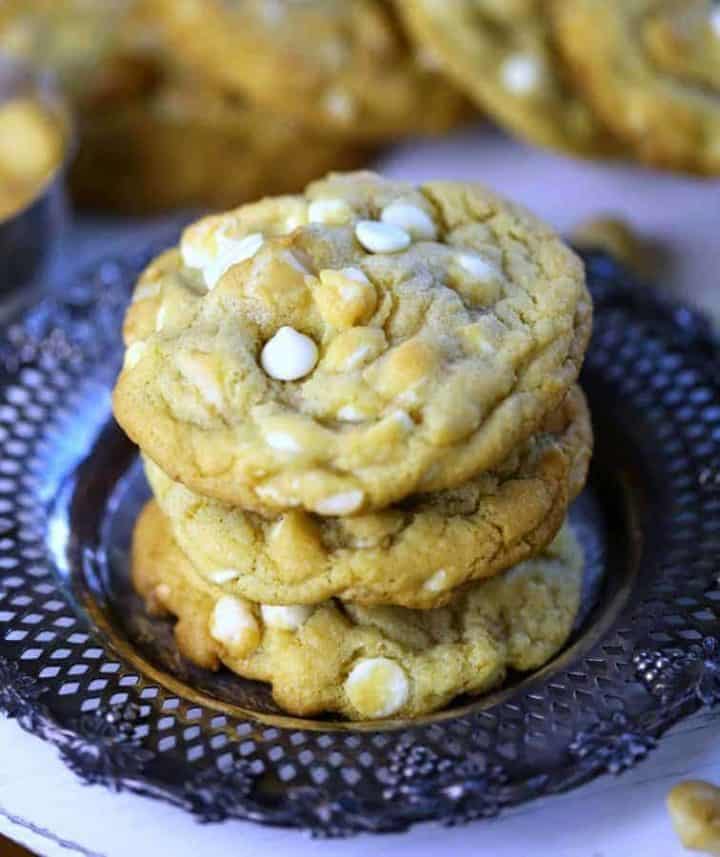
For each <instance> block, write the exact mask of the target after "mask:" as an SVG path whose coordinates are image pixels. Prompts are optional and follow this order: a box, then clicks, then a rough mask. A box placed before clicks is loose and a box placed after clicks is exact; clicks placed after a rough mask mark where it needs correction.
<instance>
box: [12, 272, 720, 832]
mask: <svg viewBox="0 0 720 857" xmlns="http://www.w3.org/2000/svg"><path fill="white" fill-rule="evenodd" d="M143 262H144V259H140V260H134V261H131V262H127V263H122V264H118V263H115V262H106V263H104V264H102V265H101V266H99V267H98V268H96V269H95V270H94V271H92V272H90V273H89V274H88V275H87V276H85V277H82V278H78V279H77V280H76V281H74V282H73V284H72V288H70V289H69V290H68V292H67V293H66V297H65V299H64V302H63V303H62V304H60V303H58V302H55V301H52V300H47V301H45V302H44V303H42V304H40V305H38V306H37V307H35V308H34V309H33V310H32V311H30V312H29V313H26V314H25V315H24V316H23V317H22V318H20V319H19V320H18V321H17V322H16V323H14V324H12V325H10V326H9V327H8V328H7V329H6V330H5V331H4V335H3V344H2V346H1V347H0V361H2V374H1V377H0V587H1V589H0V706H2V707H3V708H4V709H5V710H6V711H7V712H8V713H10V714H11V715H13V716H16V717H17V718H18V719H19V721H20V723H21V724H22V725H23V726H24V727H25V728H28V729H30V730H31V731H34V732H36V733H38V734H40V735H42V736H43V737H45V738H48V739H49V740H52V741H54V742H55V743H56V744H58V746H59V747H60V752H61V754H62V755H63V758H64V759H65V760H66V761H67V762H68V763H69V764H70V765H71V766H72V767H73V769H74V770H76V772H77V773H78V774H79V775H80V776H82V777H84V778H85V779H86V780H89V781H91V782H97V783H102V784H104V785H107V786H110V787H112V788H116V789H121V788H125V789H131V790H133V791H137V792H140V793H144V794H151V795H154V796H156V797H162V798H164V799H166V800H170V801H172V802H173V803H175V804H177V805H180V806H183V807H186V808H187V809H189V810H191V811H193V812H196V813H198V814H199V815H200V816H201V817H203V818H205V819H207V820H221V819H223V818H226V817H238V818H251V819H255V820H258V821H263V822H266V823H272V824H283V825H293V826H301V827H308V828H311V829H312V830H314V831H315V832H316V833H319V834H322V835H347V834H351V833H355V832H359V831H387V830H398V829H404V828H405V827H407V826H408V825H409V824H412V823H413V822H415V821H419V820H423V819H430V818H434V819H437V820H441V821H445V822H448V823H455V822H460V821H465V820H468V819H472V818H477V817H484V816H488V815H493V814H495V813H496V812H498V811H499V810H500V809H502V808H503V807H505V806H508V805H510V804H513V803H517V802H519V801H522V800H527V799H529V798H531V797H535V796H538V795H540V794H548V793H553V792H557V791H560V790H564V789H567V788H570V787H572V786H574V785H577V784H579V783H581V782H584V781H585V780H587V779H588V778H590V777H591V776H593V775H594V774H596V773H598V772H600V771H603V770H612V771H619V770H622V769H623V768H625V767H627V766H629V765H631V764H633V763H634V762H635V761H637V759H639V758H642V756H643V755H644V754H645V753H646V752H647V751H648V750H649V749H651V748H652V746H653V745H654V743H655V741H656V739H657V737H658V736H659V735H660V734H661V733H662V731H663V730H664V729H666V728H667V726H669V725H670V724H671V723H672V722H673V721H674V720H676V719H677V718H678V717H680V716H682V715H683V714H685V713H687V712H689V711H691V710H693V709H695V708H697V707H698V705H700V704H713V703H714V702H715V701H716V699H717V698H718V697H720V683H717V686H716V677H717V676H718V675H720V658H719V657H718V653H717V650H718V644H717V642H716V638H717V637H718V635H720V626H719V624H718V622H719V620H718V610H719V609H720V608H718V602H719V601H720V590H718V587H717V580H716V574H717V569H716V559H715V558H716V556H717V555H718V551H719V549H720V477H718V469H717V464H718V462H719V461H720V385H719V383H718V375H717V372H718V369H717V367H718V365H720V364H718V362H717V356H718V354H717V348H716V346H715V343H714V341H713V340H712V337H711V336H710V334H709V333H708V329H707V326H706V325H705V324H704V322H703V321H702V319H700V318H699V317H698V316H696V315H695V314H693V313H692V312H691V311H689V310H687V309H686V308H684V307H679V306H674V305H670V304H666V303H664V302H663V301H661V300H659V299H657V298H656V297H654V296H653V295H652V294H650V293H648V292H646V291H642V290H640V289H639V288H638V287H637V286H636V285H635V284H634V283H632V282H629V281H628V278H627V276H626V275H625V274H623V273H622V272H621V271H619V270H618V269H617V268H616V266H615V265H614V264H613V263H612V262H611V261H610V260H609V259H607V258H606V257H602V256H599V255H592V256H588V257H587V262H588V269H589V274H590V279H591V284H592V287H593V292H594V295H595V298H596V308H597V312H596V330H595V336H594V340H593V346H592V348H591V351H590V354H589V357H588V363H587V371H586V373H585V383H586V386H587V388H588V390H589V392H590V394H591V402H592V403H593V404H594V405H595V408H596V410H597V411H598V413H600V412H602V413H603V418H602V427H603V441H602V442H603V443H604V444H605V446H606V448H609V449H610V452H611V454H612V455H613V456H615V459H616V461H615V464H614V468H615V470H616V471H617V472H618V473H620V474H625V475H627V479H628V484H629V485H630V487H631V489H632V491H633V492H634V493H633V507H634V508H635V510H636V512H637V514H638V515H639V517H638V519H637V520H636V521H635V523H634V524H633V526H632V529H633V531H634V533H635V536H637V537H638V539H639V540H640V541H642V542H644V545H643V548H642V555H641V557H640V564H639V567H638V568H639V576H640V581H641V585H640V586H636V587H634V588H633V589H632V592H630V593H628V596H629V597H628V598H627V600H626V598H625V593H620V595H619V596H618V597H620V596H622V597H621V598H620V602H619V606H620V607H621V610H620V612H619V614H618V615H617V617H616V618H614V620H613V624H612V627H611V628H610V629H608V630H607V631H606V632H604V633H603V636H602V639H601V640H600V641H598V642H597V643H596V644H594V646H593V648H592V649H591V651H589V652H580V653H579V654H578V656H577V658H575V659H574V660H573V662H572V663H570V664H567V665H565V664H561V668H559V669H558V668H556V669H551V670H549V671H547V672H546V673H541V674H540V675H539V676H538V677H537V678H536V679H535V680H534V681H532V682H531V683H530V684H529V685H527V686H523V687H522V688H520V689H519V690H518V691H517V692H516V693H515V694H514V695H512V696H510V697H504V698H500V699H499V700H498V701H497V703H496V704H495V705H493V706H492V707H489V708H481V709H480V710H471V711H465V712H463V713H462V714H461V715H460V716H457V717H454V718H452V719H450V720H445V721H442V722H435V723H428V724H425V725H420V726H408V727H407V728H401V729H396V730H394V731H383V727H382V726H381V725H380V726H379V727H378V729H377V730H375V731H358V730H353V729H352V728H349V729H346V730H343V731H333V730H326V731H322V730H308V729H302V728H299V727H298V728H288V729H285V728H279V727H277V726H273V725H269V724H265V725H263V724H258V723H255V722H252V721H250V720H238V719H235V718H232V717H230V716H228V715H227V714H224V713H221V712H218V711H217V710H213V709H212V708H210V707H208V706H204V705H202V704H198V703H197V702H196V701H194V700H191V699H184V698H182V697H181V696H178V695H174V694H172V693H170V692H169V691H168V690H167V689H166V688H164V687H163V686H161V685H159V684H157V683H154V682H153V681H152V680H150V679H149V678H148V676H146V675H143V674H141V673H140V672H139V671H137V670H135V669H133V668H132V665H131V664H128V663H126V662H124V661H123V660H122V659H121V658H119V657H118V656H117V654H116V653H114V652H113V651H112V650H111V649H110V648H108V647H107V646H105V645H104V644H103V642H102V639H101V637H100V636H99V635H98V633H97V631H96V630H95V629H94V628H93V626H92V624H91V622H90V621H89V620H88V617H87V615H86V614H84V613H83V612H82V611H80V612H76V610H75V608H74V605H75V600H74V594H73V592H72V591H68V590H67V589H66V582H67V581H70V582H71V583H72V581H73V580H74V579H76V575H77V574H78V573H80V571H81V570H79V569H77V568H74V567H70V568H66V569H60V570H58V568H57V564H58V563H60V564H62V563H63V562H65V561H66V559H65V557H66V556H67V554H65V553H64V552H63V550H58V545H62V544H65V543H66V541H67V535H68V534H67V533H64V532H61V529H62V518H60V517H57V516H55V517H53V515H52V514H51V509H52V506H53V503H54V502H56V500H57V498H58V496H59V495H60V494H61V492H62V491H63V488H64V486H67V484H68V483H67V479H68V477H69V475H70V474H71V473H72V472H73V471H74V470H75V468H76V467H77V466H78V464H79V461H80V459H81V458H82V457H83V456H84V455H85V454H87V452H88V451H89V449H90V446H91V443H92V441H93V439H94V434H93V433H94V432H95V431H96V430H97V425H98V424H100V423H102V422H103V421H104V420H105V419H106V417H107V414H108V408H109V396H108V391H109V388H110V385H111V383H112V380H113V377H114V373H115V371H116V369H117V366H118V363H119V355H120V348H119V341H118V330H119V323H120V319H121V316H122V311H123V308H124V305H125V303H126V301H127V298H128V295H129V289H130V285H131V283H132V282H133V280H134V277H135V275H136V273H137V270H138V269H139V268H140V267H141V266H142V263H143ZM605 460H608V459H607V458H606V459H605ZM598 478H600V479H602V478H603V474H602V473H600V474H598ZM71 535H72V536H73V539H75V541H77V542H79V543H80V544H83V534H82V533H73V534H71ZM638 543H639V542H638ZM102 559H103V558H102V557H94V556H84V557H83V562H84V563H85V564H86V565H87V566H88V567H92V564H93V562H99V561H102ZM72 562H75V560H72ZM59 572H61V573H59Z"/></svg>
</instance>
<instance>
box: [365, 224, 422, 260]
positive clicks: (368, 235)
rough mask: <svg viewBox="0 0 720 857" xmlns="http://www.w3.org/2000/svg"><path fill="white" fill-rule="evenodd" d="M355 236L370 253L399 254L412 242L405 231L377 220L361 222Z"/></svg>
mask: <svg viewBox="0 0 720 857" xmlns="http://www.w3.org/2000/svg"><path fill="white" fill-rule="evenodd" d="M355 236H356V238H357V240H358V241H359V242H360V243H361V244H362V246H363V247H364V248H365V249H366V250H368V251H369V252H370V253H399V252H400V251H401V250H406V249H407V248H408V247H409V246H410V244H411V241H412V239H411V238H410V236H409V235H408V233H407V232H405V230H404V229H400V227H399V226H393V225H392V223H379V222H378V221H377V220H361V221H360V222H359V223H358V224H357V225H356V226H355Z"/></svg>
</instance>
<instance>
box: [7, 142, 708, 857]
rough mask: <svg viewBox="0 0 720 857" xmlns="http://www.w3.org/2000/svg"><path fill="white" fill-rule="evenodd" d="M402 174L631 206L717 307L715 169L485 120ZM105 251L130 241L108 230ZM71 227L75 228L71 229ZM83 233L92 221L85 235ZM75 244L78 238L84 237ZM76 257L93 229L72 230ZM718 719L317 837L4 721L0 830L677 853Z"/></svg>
mask: <svg viewBox="0 0 720 857" xmlns="http://www.w3.org/2000/svg"><path fill="white" fill-rule="evenodd" d="M379 168H381V169H382V170H383V171H385V172H387V173H390V174H393V175H396V176H398V177H403V178H412V179H423V178H429V177H446V178H466V179H478V180H481V181H484V182H486V183H487V184H489V185H491V186H493V187H494V188H496V189H497V190H499V191H501V192H502V193H504V194H506V195H508V196H511V197H513V198H515V199H517V200H518V201H522V202H524V203H525V204H527V205H528V206H530V207H531V208H532V209H534V210H535V211H536V212H537V213H538V214H540V215H542V216H543V217H545V218H546V219H547V220H549V221H550V222H551V223H553V224H554V225H556V226H557V227H558V228H559V229H561V230H563V231H568V230H570V229H571V228H572V226H573V225H574V224H576V223H577V222H578V221H579V220H582V219H585V218H587V217H588V216H590V215H593V214H597V213H614V214H617V215H620V216H623V217H625V218H627V219H628V220H629V221H630V222H631V223H633V224H634V225H635V226H636V227H637V228H638V229H639V230H640V231H641V232H642V233H644V234H646V235H647V236H648V237H649V238H651V239H652V240H654V241H660V242H661V243H662V244H663V245H664V246H665V247H666V248H667V249H668V250H669V253H670V255H669V259H670V263H669V264H668V265H667V267H666V269H665V272H664V275H663V279H664V282H665V284H666V285H667V286H668V287H669V288H673V289H676V290H678V291H679V292H682V293H684V294H686V295H688V296H689V297H691V298H692V299H693V300H697V301H698V302H700V303H701V304H703V305H704V306H706V307H707V308H709V309H710V310H711V311H712V312H714V313H715V314H716V317H717V318H718V319H720V237H719V236H718V231H719V227H720V182H718V181H712V182H708V181H704V182H703V181H699V180H694V179H686V178H681V177H677V176H670V175H663V174H658V173H653V172H650V171H645V170H641V169H636V168H632V167H617V166H615V167H611V166H604V165H597V164H587V163H579V162H574V161H571V160H568V159H565V158H560V157H557V156H554V155H548V154H544V153H541V152H538V151H533V150H531V149H528V148H525V147H522V146H520V145H518V144H515V143H511V142H510V141H508V140H507V139H505V138H504V137H501V136H499V135H496V134H493V133H492V132H488V131H487V130H485V129H482V130H477V131H469V132H465V133H462V134H458V135H456V136H454V137H450V138H447V139H444V140H442V141H432V142H425V143H413V144H409V145H407V146H403V147H400V148H398V149H396V150H394V151H393V152H391V153H390V154H389V155H387V156H386V157H385V158H384V160H383V161H382V162H381V163H380V164H379ZM115 235H116V236H122V237H116V239H114V245H115V246H113V243H112V242H111V243H110V244H107V243H106V242H103V244H105V247H109V248H110V249H111V250H122V247H123V246H127V242H128V241H129V240H132V235H133V230H132V228H128V227H126V228H123V229H121V230H119V231H118V232H117V233H115ZM78 236H79V237H80V238H82V237H83V234H81V233H78ZM84 237H85V238H88V234H84ZM83 243H84V249H82V247H81V244H83ZM74 246H75V247H76V252H77V254H78V255H79V256H85V257H86V258H87V255H88V253H89V252H92V250H93V249H94V248H95V247H96V246H97V242H96V239H94V238H93V240H92V241H87V242H80V243H78V242H75V244H74ZM719 739H720V718H718V717H717V716H716V715H710V714H707V713H706V714H701V715H697V716H695V717H693V718H691V719H689V720H687V721H685V722H684V723H682V724H680V725H678V726H677V727H675V728H674V729H673V730H672V731H671V732H670V733H669V734H668V736H666V738H665V739H664V740H663V741H662V742H661V744H660V746H659V747H658V748H657V749H656V750H655V751H654V752H653V753H652V754H651V755H650V756H649V757H648V758H647V759H646V760H645V761H644V762H642V763H641V764H639V765H638V766H637V767H636V768H634V769H633V770H632V771H630V772H628V773H626V774H623V775H621V776H619V777H610V776H605V777H601V778H600V779H598V780H596V781H595V782H593V783H591V784H589V785H588V786H585V787H583V788H581V789H577V790H576V791H574V792H572V793H570V794H568V795H564V796H561V797H555V798H550V799H546V800H542V801H536V802H535V803H532V804H528V805H526V806H523V807H520V808H518V809H515V810H513V811H510V812H508V813H507V814H505V815H504V816H503V817H502V818H500V819H495V820H492V821H488V822H479V823H476V824H473V825H470V826H468V827H463V828H454V829H450V830H446V829H443V828H439V827H436V826H434V825H423V826H421V827H419V828H416V829H414V830H413V831H411V832H410V833H407V834H401V835H395V836H384V837H359V838H356V839H351V840H343V841H325V842H322V841H314V840H312V839H310V838H309V837H308V836H307V835H305V834H302V833H296V832H293V831H281V830H272V829H266V828H262V827H258V826H255V825H251V824H245V823H240V822H230V823H226V824H222V825H204V826H203V825H199V824H197V823H196V822H195V821H194V820H193V818H191V817H190V816H189V815H187V814H184V813H183V812H181V811H179V810H176V809H174V808H172V807H169V806H165V805H163V804H161V803H158V802H155V801H151V800H149V799H145V798H139V797H135V796H132V795H126V794H119V795H118V794H112V793H110V792H108V791H106V790H104V789H102V788H99V787H88V786H82V785H80V784H79V783H78V781H77V780H76V779H75V777H74V775H73V774H72V773H71V772H70V771H69V770H67V769H66V768H65V767H64V766H63V765H62V763H61V762H60V761H59V760H58V758H57V755H56V751H55V750H54V748H52V747H50V746H48V745H46V744H44V743H43V742H41V741H40V740H39V739H36V738H34V737H32V736H30V735H27V734H25V733H24V732H22V730H21V729H20V728H19V727H18V726H17V725H16V724H15V723H13V722H10V721H0V833H2V834H4V835H6V836H9V837H10V838H12V839H15V840H17V841H18V842H22V843H23V844H25V845H26V846H27V847H28V848H30V849H32V850H33V851H35V852H37V853H38V854H42V855H48V857H67V855H102V857H128V855H131V857H146V855H147V857H150V856H151V855H152V857H155V855H158V857H160V855H162V857H165V855H168V857H198V854H200V853H202V854H203V855H208V857H225V855H232V857H260V855H270V854H272V857H334V855H342V857H366V855H367V857H370V855H383V857H384V855H387V854H391V855H393V857H442V856H443V855H450V854H453V853H457V854H468V853H471V854H473V855H493V857H495V855H503V857H535V855H538V857H540V855H543V857H545V855H552V857H636V855H637V857H640V855H653V857H679V855H682V854H686V853H687V852H685V851H683V849H682V848H681V847H680V845H679V844H678V842H677V840H676V837H675V835H674V833H673V831H672V828H671V826H670V822H669V819H668V817H667V814H666V812H665V808H664V799H665V795H666V794H667V791H668V789H669V788H670V786H671V785H672V784H674V783H675V782H677V781H678V780H679V779H682V778H687V777H702V778H706V779H711V780H713V779H714V780H715V781H720V740H719Z"/></svg>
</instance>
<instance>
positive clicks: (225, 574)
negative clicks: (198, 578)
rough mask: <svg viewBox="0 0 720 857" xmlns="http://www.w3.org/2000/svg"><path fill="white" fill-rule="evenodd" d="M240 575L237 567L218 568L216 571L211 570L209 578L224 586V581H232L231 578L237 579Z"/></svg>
mask: <svg viewBox="0 0 720 857" xmlns="http://www.w3.org/2000/svg"><path fill="white" fill-rule="evenodd" d="M239 577H240V572H239V571H238V570H237V569H235V568H218V569H217V570H216V571H211V572H210V574H208V578H209V579H210V580H211V581H212V582H213V583H217V584H218V586H222V585H223V584H224V583H230V581H231V580H237V579H238V578H239Z"/></svg>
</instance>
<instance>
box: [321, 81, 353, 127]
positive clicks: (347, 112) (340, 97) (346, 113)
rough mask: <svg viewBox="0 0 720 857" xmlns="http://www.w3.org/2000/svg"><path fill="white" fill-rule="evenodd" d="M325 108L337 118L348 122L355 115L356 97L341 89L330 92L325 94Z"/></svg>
mask: <svg viewBox="0 0 720 857" xmlns="http://www.w3.org/2000/svg"><path fill="white" fill-rule="evenodd" d="M325 109H326V110H327V112H328V113H329V114H330V115H331V116H334V117H335V118H336V119H340V120H341V121H342V122H348V121H349V120H350V119H352V118H353V116H355V99H354V98H353V97H352V95H350V93H349V92H343V91H342V90H339V89H338V90H335V91H334V92H328V94H327V95H326V96H325Z"/></svg>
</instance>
